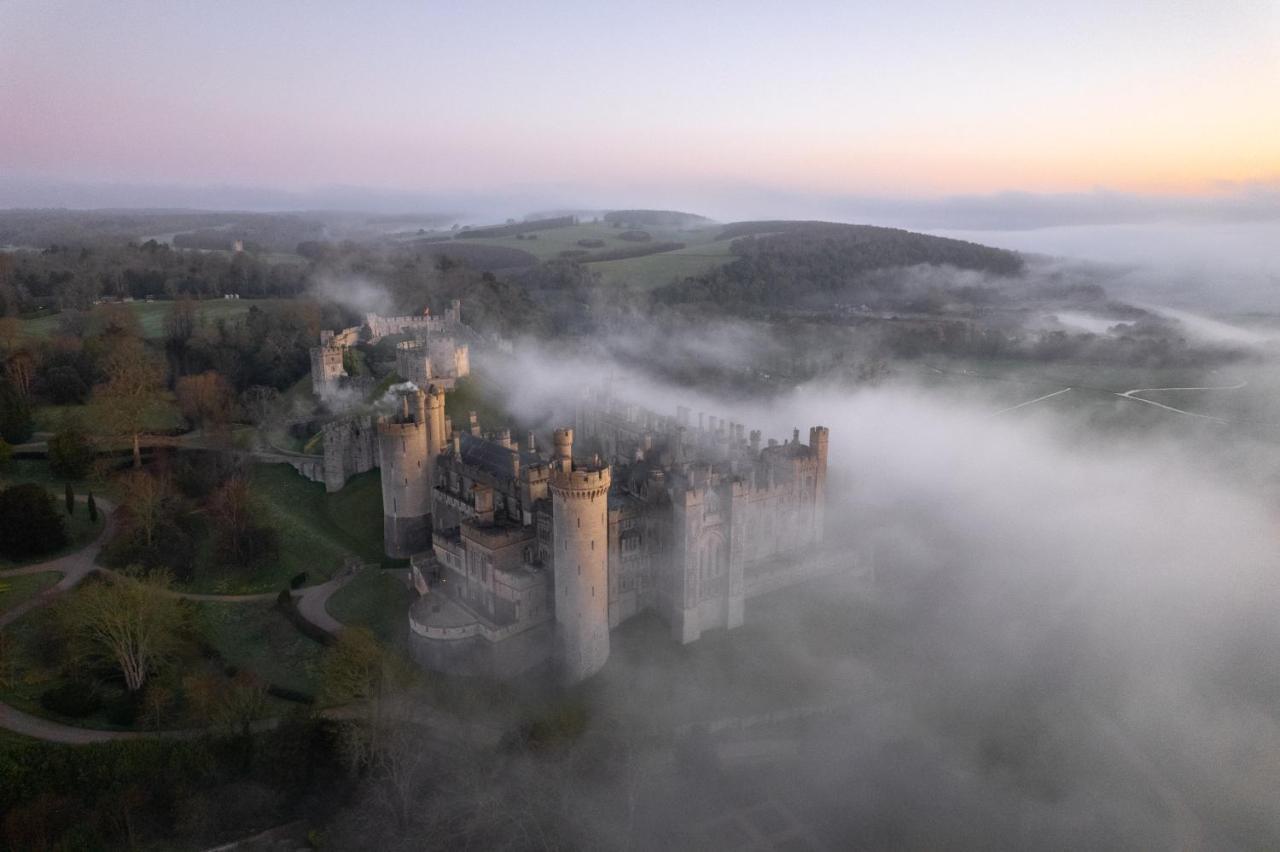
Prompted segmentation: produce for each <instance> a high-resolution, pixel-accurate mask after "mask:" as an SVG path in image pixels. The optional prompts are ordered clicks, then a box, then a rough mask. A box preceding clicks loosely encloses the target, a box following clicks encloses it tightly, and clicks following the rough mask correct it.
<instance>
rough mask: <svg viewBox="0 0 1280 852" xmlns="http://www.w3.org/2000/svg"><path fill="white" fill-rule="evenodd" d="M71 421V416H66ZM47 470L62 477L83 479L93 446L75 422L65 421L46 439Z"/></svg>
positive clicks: (90, 460) (90, 459) (91, 459)
mask: <svg viewBox="0 0 1280 852" xmlns="http://www.w3.org/2000/svg"><path fill="white" fill-rule="evenodd" d="M68 421H71V418H68ZM48 446H49V470H50V471H52V473H53V474H54V476H59V477H62V478H63V479H83V478H84V475H85V474H86V473H88V472H89V465H90V464H92V463H93V447H92V445H90V443H89V438H88V437H87V436H86V435H85V434H84V431H83V430H82V429H81V428H80V424H79V423H77V422H66V424H65V425H64V426H63V427H62V429H61V430H59V431H58V432H56V433H55V434H54V435H53V437H52V438H50V439H49V441H48Z"/></svg>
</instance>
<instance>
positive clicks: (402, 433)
mask: <svg viewBox="0 0 1280 852" xmlns="http://www.w3.org/2000/svg"><path fill="white" fill-rule="evenodd" d="M400 404H401V410H400V413H399V414H397V415H394V416H391V417H380V418H379V419H378V466H379V467H380V468H381V469H382V471H381V475H382V543H383V549H384V550H385V551H386V554H387V555H388V556H390V557H392V558H395V559H405V558H407V557H409V556H412V555H413V554H415V553H421V552H422V551H424V550H426V549H427V547H428V546H429V545H430V543H431V525H430V514H431V487H432V462H433V461H434V460H435V457H434V456H432V455H431V454H429V453H428V446H427V395H426V394H425V393H423V392H422V391H421V390H410V391H405V392H402V393H401V394H400Z"/></svg>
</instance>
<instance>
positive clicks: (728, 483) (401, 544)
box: [376, 386, 839, 682]
mask: <svg viewBox="0 0 1280 852" xmlns="http://www.w3.org/2000/svg"><path fill="white" fill-rule="evenodd" d="M444 399H445V394H444V390H443V389H442V388H441V387H439V386H433V387H431V388H430V389H429V390H426V391H423V390H421V389H406V390H405V391H404V392H403V393H402V394H401V404H400V406H399V411H398V412H397V413H396V414H394V415H389V416H385V417H382V418H379V420H378V422H377V424H376V429H377V444H378V457H379V466H380V467H381V478H382V491H383V512H384V534H385V546H386V550H387V553H388V554H389V555H392V556H398V557H411V564H412V571H411V574H412V577H413V582H414V584H415V586H416V587H417V589H418V591H419V593H420V594H421V597H420V598H419V599H418V600H417V601H416V602H415V603H414V605H413V606H412V608H411V610H410V615H409V627H410V631H411V632H410V636H411V648H412V652H413V654H414V656H415V658H416V659H417V660H418V661H419V662H420V663H421V664H422V665H424V666H425V667H428V668H431V669H436V670H442V671H450V672H459V673H484V674H489V675H494V676H499V677H507V676H512V675H516V674H519V673H520V672H522V671H525V670H528V669H530V668H532V667H534V666H538V665H541V664H544V663H547V662H551V663H553V664H554V665H555V666H556V667H557V668H558V669H559V671H560V672H561V674H562V676H563V677H564V678H565V679H566V680H568V681H570V682H572V681H577V680H581V679H583V678H586V677H589V676H590V675H592V674H593V673H595V672H596V671H598V670H599V669H600V668H601V667H602V666H603V665H604V664H605V662H606V660H607V659H608V657H609V633H610V630H611V629H612V628H614V627H617V626H618V625H619V624H621V623H622V622H624V621H626V620H627V619H629V618H632V617H633V616H635V615H637V614H639V613H641V612H646V611H650V612H654V613H656V614H657V615H658V616H659V617H660V618H661V619H663V620H664V621H665V622H666V623H667V624H668V625H669V626H670V629H671V633H672V636H673V638H674V639H675V640H676V641H679V642H682V643H688V642H693V641H695V640H697V639H698V638H699V636H700V635H701V634H702V633H703V631H706V630H710V629H716V628H734V627H737V626H739V625H741V624H742V622H743V614H744V605H745V601H746V599H747V598H749V597H752V596H754V595H757V594H762V593H764V592H768V591H772V590H774V589H777V588H781V587H782V586H785V585H788V584H790V583H793V582H796V581H798V580H800V579H803V578H805V577H808V576H812V575H814V574H816V573H820V572H824V571H828V570H832V569H833V568H834V567H836V564H837V563H838V562H839V559H838V558H837V557H834V556H832V555H831V554H827V553H824V552H823V550H822V548H821V545H822V541H823V532H824V522H825V506H826V481H827V438H828V435H827V429H826V428H824V427H821V426H815V427H813V428H812V429H810V430H809V435H808V443H801V441H800V433H799V430H796V431H795V432H794V433H793V435H792V437H791V439H790V440H788V441H785V442H783V443H778V442H776V441H773V440H770V441H769V442H768V443H767V444H766V445H764V446H761V436H760V433H759V432H756V431H752V432H750V433H749V435H748V434H747V433H746V430H745V427H744V426H743V425H741V424H738V423H733V422H727V421H724V420H719V419H717V418H715V417H711V418H707V417H706V416H705V415H702V414H699V415H698V418H697V423H696V426H695V424H694V423H693V421H692V417H691V412H690V411H689V410H688V409H687V408H679V409H678V410H677V413H676V415H675V416H674V417H666V416H660V415H657V414H654V413H652V412H649V411H645V410H643V409H640V408H638V407H636V406H633V405H628V404H625V403H623V402H621V401H619V400H617V399H615V398H613V397H612V395H611V394H609V393H607V392H596V393H593V394H590V395H588V396H587V397H586V398H584V399H583V400H581V402H580V404H579V405H578V409H577V413H576V416H575V424H574V426H573V427H565V428H561V429H557V430H555V432H554V436H553V440H552V447H551V451H550V452H549V453H546V454H544V453H543V452H540V451H539V449H538V446H537V439H536V437H535V436H534V435H533V434H530V435H529V436H528V438H527V440H526V441H524V442H523V443H518V442H517V441H515V440H514V439H513V438H512V436H511V434H510V432H509V431H501V432H498V433H495V434H489V435H485V434H482V433H481V430H480V425H479V423H478V422H477V419H476V417H475V415H474V414H472V415H471V418H470V423H469V424H468V428H467V429H466V430H455V429H454V427H453V424H452V422H451V421H449V420H447V419H446V418H445V415H444Z"/></svg>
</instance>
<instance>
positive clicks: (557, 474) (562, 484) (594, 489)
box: [549, 465, 612, 500]
mask: <svg viewBox="0 0 1280 852" xmlns="http://www.w3.org/2000/svg"><path fill="white" fill-rule="evenodd" d="M549 482H550V485H551V488H552V490H553V491H555V492H557V493H559V494H560V495H561V496H562V497H565V498H567V499H579V500H581V499H588V500H593V499H596V498H597V497H601V496H604V495H605V494H607V493H608V492H609V485H610V483H611V482H612V478H611V475H610V472H609V467H608V465H599V466H596V465H591V466H586V467H575V468H574V469H573V470H567V471H566V470H553V471H552V472H551V478H550V480H549Z"/></svg>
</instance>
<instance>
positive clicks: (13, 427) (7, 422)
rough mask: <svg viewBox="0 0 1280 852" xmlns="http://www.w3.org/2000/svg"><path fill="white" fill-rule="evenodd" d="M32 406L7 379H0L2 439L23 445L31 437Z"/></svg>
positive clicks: (0, 429)
mask: <svg viewBox="0 0 1280 852" xmlns="http://www.w3.org/2000/svg"><path fill="white" fill-rule="evenodd" d="M31 430H32V420H31V404H30V402H28V400H27V398H26V397H25V396H23V395H22V393H20V392H19V391H18V388H17V387H15V386H14V384H13V382H11V381H9V379H8V378H7V377H0V438H3V439H4V440H5V441H7V442H9V443H10V444H21V443H24V442H26V440H27V439H28V438H30V437H31Z"/></svg>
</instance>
